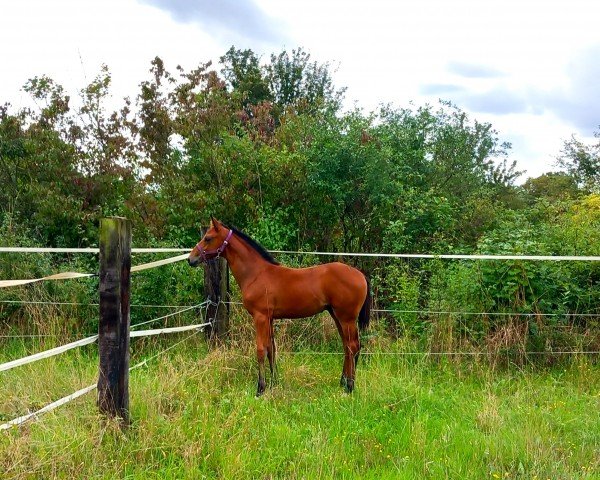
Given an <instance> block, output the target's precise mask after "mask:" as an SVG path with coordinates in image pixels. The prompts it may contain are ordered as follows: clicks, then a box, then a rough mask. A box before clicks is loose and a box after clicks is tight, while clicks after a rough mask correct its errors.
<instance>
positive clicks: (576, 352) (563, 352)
mask: <svg viewBox="0 0 600 480" xmlns="http://www.w3.org/2000/svg"><path fill="white" fill-rule="evenodd" d="M277 353H278V354H279V355H338V356H340V355H344V352H316V351H311V350H306V351H298V352H294V351H281V352H280V351H278V352H277ZM513 353H514V352H508V351H502V352H364V351H361V352H360V355H361V356H362V355H367V356H377V355H392V356H396V355H397V356H415V355H421V356H424V357H428V356H444V355H447V356H459V355H473V356H482V355H489V356H494V355H502V354H504V355H511V354H513ZM522 353H523V354H524V355H598V354H600V350H589V351H587V350H557V351H551V350H549V351H543V352H527V351H524V352H522Z"/></svg>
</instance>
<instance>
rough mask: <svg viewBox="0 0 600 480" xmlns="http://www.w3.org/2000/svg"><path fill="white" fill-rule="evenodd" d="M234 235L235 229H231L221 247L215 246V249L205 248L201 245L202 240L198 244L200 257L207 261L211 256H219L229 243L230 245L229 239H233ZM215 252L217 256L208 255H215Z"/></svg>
mask: <svg viewBox="0 0 600 480" xmlns="http://www.w3.org/2000/svg"><path fill="white" fill-rule="evenodd" d="M232 235H233V230H229V233H228V234H227V237H225V240H224V241H223V243H222V244H221V246H220V247H219V248H215V249H214V250H204V249H203V248H202V247H201V246H200V242H198V244H197V245H196V249H197V250H198V252H199V253H200V257H201V258H202V261H203V262H206V261H207V260H210V258H219V257H220V256H221V254H222V253H223V252H224V251H225V248H226V247H227V245H229V240H230V239H231V236H232ZM214 254H216V256H214V257H210V258H208V255H214Z"/></svg>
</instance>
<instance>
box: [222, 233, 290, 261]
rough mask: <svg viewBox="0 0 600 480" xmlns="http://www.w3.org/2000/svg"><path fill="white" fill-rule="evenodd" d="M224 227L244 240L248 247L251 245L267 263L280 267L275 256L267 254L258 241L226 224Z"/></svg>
mask: <svg viewBox="0 0 600 480" xmlns="http://www.w3.org/2000/svg"><path fill="white" fill-rule="evenodd" d="M223 226H224V227H225V228H228V229H230V230H233V233H234V234H236V235H237V236H238V237H240V238H241V239H242V240H244V241H245V242H246V243H247V244H248V245H250V246H251V247H252V248H253V249H254V250H256V252H257V253H258V254H259V255H260V256H261V257H262V258H264V259H265V260H266V261H267V262H269V263H272V264H273V265H279V262H278V261H277V260H275V259H274V258H273V255H271V254H270V253H269V252H267V250H266V249H265V247H263V246H262V245H261V244H260V243H258V242H257V241H256V240H254V239H253V238H251V237H249V236H248V235H246V234H245V233H244V232H241V231H240V230H238V229H237V228H235V227H230V226H229V225H225V224H223Z"/></svg>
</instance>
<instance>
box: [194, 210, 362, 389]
mask: <svg viewBox="0 0 600 480" xmlns="http://www.w3.org/2000/svg"><path fill="white" fill-rule="evenodd" d="M219 257H223V258H225V260H227V263H228V264H229V268H230V270H231V273H232V274H233V277H234V278H235V280H236V282H237V284H238V285H239V287H240V290H241V293H242V302H243V305H244V307H245V309H246V310H247V311H248V313H249V314H250V315H251V316H252V318H253V320H254V328H255V331H256V356H257V360H258V386H257V390H256V396H257V397H259V396H261V395H262V394H263V393H264V391H265V388H266V382H265V356H266V357H267V359H268V360H269V368H270V372H271V380H272V381H273V380H274V379H275V378H276V370H275V339H274V337H273V320H275V319H281V318H287V319H294V318H303V317H310V316H312V315H316V314H318V313H320V312H323V311H325V310H327V311H328V312H329V314H330V315H331V317H332V318H333V320H334V322H335V325H336V326H337V330H338V332H339V334H340V337H341V338H342V344H343V347H344V365H343V369H342V377H341V379H340V384H341V386H342V387H345V389H346V391H347V392H348V393H351V392H352V391H353V389H354V379H355V374H356V365H357V362H358V357H359V353H360V340H359V336H358V329H357V323H358V327H359V328H360V330H364V329H366V328H367V327H368V326H369V319H370V313H371V303H372V302H371V294H370V287H369V281H368V279H367V277H366V276H365V275H364V274H363V273H362V272H360V271H359V270H357V269H356V268H353V267H351V266H349V265H346V264H344V263H340V262H333V263H326V264H322V265H317V266H314V267H308V268H289V267H285V266H283V265H280V264H279V263H278V262H277V261H276V260H275V259H274V258H273V257H272V256H271V254H270V253H269V252H267V251H266V250H265V249H264V248H263V247H262V246H261V245H260V244H259V243H258V242H256V241H255V240H253V239H252V238H250V237H249V236H248V235H246V234H245V233H243V232H241V231H239V230H238V229H236V228H234V227H229V226H227V225H224V224H222V223H221V222H220V221H218V220H216V219H215V218H212V217H211V222H210V226H209V228H208V230H207V231H206V233H205V235H204V236H203V237H202V239H201V240H200V241H199V242H198V244H197V245H196V246H195V247H194V248H193V249H192V251H191V252H190V254H189V257H188V263H189V265H190V266H191V267H196V266H198V265H199V264H200V263H205V262H207V261H208V260H210V259H213V258H219ZM357 319H358V322H357Z"/></svg>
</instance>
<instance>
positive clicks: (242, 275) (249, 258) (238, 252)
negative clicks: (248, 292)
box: [224, 238, 270, 292]
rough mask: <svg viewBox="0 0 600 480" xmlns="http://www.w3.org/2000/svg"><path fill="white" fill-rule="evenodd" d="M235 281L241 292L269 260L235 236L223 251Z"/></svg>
mask: <svg viewBox="0 0 600 480" xmlns="http://www.w3.org/2000/svg"><path fill="white" fill-rule="evenodd" d="M224 256H225V258H226V259H227V263H229V268H230V270H231V273H232V274H233V277H234V278H235V281H236V282H237V284H238V285H239V286H240V289H241V290H242V292H243V291H244V289H245V288H246V286H247V285H248V284H250V283H251V282H253V281H254V279H255V278H256V277H257V276H258V275H259V274H260V273H261V272H262V271H263V270H264V269H265V267H267V266H268V265H270V264H269V262H267V261H266V260H265V259H264V258H262V257H261V256H260V254H259V253H258V252H257V251H256V250H254V249H253V248H252V247H250V246H249V245H247V244H246V242H244V241H243V240H241V239H239V238H235V239H234V240H233V241H232V242H231V244H230V248H228V249H227V250H226V251H225V253H224Z"/></svg>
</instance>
